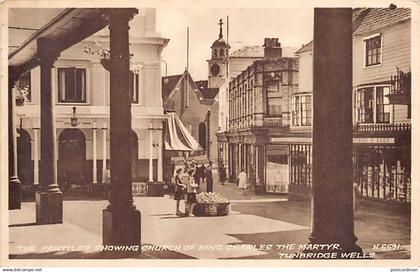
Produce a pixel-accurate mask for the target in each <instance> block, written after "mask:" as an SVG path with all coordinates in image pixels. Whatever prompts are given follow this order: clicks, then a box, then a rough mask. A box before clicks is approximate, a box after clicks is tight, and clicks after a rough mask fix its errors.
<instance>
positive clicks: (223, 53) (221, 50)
mask: <svg viewBox="0 0 420 272" xmlns="http://www.w3.org/2000/svg"><path fill="white" fill-rule="evenodd" d="M219 56H220V57H224V56H225V49H220V50H219Z"/></svg>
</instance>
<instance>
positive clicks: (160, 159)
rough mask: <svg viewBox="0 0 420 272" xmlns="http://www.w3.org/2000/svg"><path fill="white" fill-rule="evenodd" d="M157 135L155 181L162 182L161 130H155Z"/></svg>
mask: <svg viewBox="0 0 420 272" xmlns="http://www.w3.org/2000/svg"><path fill="white" fill-rule="evenodd" d="M157 132H158V133H157V134H158V136H157V137H158V161H157V168H158V169H157V170H158V171H157V174H158V177H157V181H158V182H163V167H162V163H163V158H162V156H163V153H162V145H163V141H162V129H158V130H157Z"/></svg>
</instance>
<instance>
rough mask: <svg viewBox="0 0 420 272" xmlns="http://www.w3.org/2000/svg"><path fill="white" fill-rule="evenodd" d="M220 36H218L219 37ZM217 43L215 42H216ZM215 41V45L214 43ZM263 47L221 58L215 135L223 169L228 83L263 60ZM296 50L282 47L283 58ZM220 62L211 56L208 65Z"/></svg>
mask: <svg viewBox="0 0 420 272" xmlns="http://www.w3.org/2000/svg"><path fill="white" fill-rule="evenodd" d="M219 36H220V35H219ZM216 41H217V40H216ZM216 41H215V43H216ZM224 46H225V48H227V50H229V49H230V46H229V45H224ZM264 50H265V49H264V46H262V45H261V46H260V45H257V46H244V47H242V48H240V49H238V50H235V51H234V52H232V53H229V57H227V55H225V57H224V58H223V61H222V63H223V66H224V67H225V66H226V67H227V68H224V69H226V70H225V71H226V72H225V73H223V74H221V75H220V79H219V82H220V84H219V93H218V101H219V130H218V133H217V141H218V150H219V151H218V154H219V155H218V161H219V163H223V164H224V165H225V167H228V143H227V142H228V140H227V137H226V133H225V132H227V131H228V129H229V124H228V123H229V114H230V112H229V106H228V104H229V91H228V90H229V82H230V81H232V80H233V79H234V78H236V77H237V76H238V75H239V74H240V73H242V71H244V70H246V69H247V67H248V66H250V65H252V63H254V61H257V60H262V59H264ZM296 50H297V49H296V48H291V47H282V56H283V57H294V52H295V51H296ZM218 61H221V60H220V58H215V57H214V56H213V55H212V59H211V60H209V63H214V62H216V63H217V62H218Z"/></svg>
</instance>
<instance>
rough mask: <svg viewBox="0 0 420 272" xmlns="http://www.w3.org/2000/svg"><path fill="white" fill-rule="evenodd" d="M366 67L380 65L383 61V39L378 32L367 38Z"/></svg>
mask: <svg viewBox="0 0 420 272" xmlns="http://www.w3.org/2000/svg"><path fill="white" fill-rule="evenodd" d="M364 41H365V67H369V66H374V65H379V64H381V62H382V40H381V35H379V34H377V35H375V36H371V37H368V38H366V39H365V40H364Z"/></svg>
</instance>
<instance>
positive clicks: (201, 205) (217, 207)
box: [193, 193, 230, 216]
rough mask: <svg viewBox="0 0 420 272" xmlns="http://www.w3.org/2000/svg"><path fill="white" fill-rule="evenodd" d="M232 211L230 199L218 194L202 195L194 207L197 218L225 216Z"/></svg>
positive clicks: (198, 197)
mask: <svg viewBox="0 0 420 272" xmlns="http://www.w3.org/2000/svg"><path fill="white" fill-rule="evenodd" d="M229 210H230V202H229V199H227V198H226V197H223V196H222V195H220V194H218V193H200V194H198V195H197V204H196V205H195V207H194V211H193V213H194V215H195V216H224V215H228V214H229Z"/></svg>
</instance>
